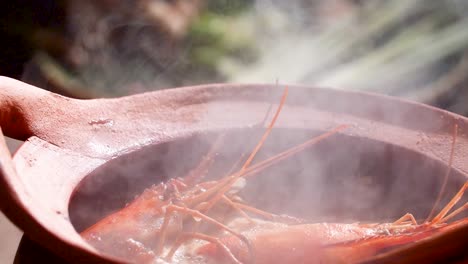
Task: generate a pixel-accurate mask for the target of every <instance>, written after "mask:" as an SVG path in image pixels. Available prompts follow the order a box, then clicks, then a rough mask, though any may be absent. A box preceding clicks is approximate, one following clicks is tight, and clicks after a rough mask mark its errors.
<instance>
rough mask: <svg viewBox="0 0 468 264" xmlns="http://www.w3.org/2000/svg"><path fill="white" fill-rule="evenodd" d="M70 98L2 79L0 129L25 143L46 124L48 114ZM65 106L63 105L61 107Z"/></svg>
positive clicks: (19, 82) (16, 81)
mask: <svg viewBox="0 0 468 264" xmlns="http://www.w3.org/2000/svg"><path fill="white" fill-rule="evenodd" d="M64 100H69V99H68V98H65V97H62V96H59V95H56V94H53V93H51V92H48V91H46V90H43V89H40V88H37V87H35V86H32V85H29V84H26V83H24V82H21V81H18V80H15V79H11V78H7V77H2V76H0V127H1V128H2V130H3V132H4V134H5V135H6V136H9V137H12V138H16V139H19V140H25V139H27V138H28V137H30V136H33V135H34V134H35V133H34V131H35V130H37V129H38V128H39V129H40V127H41V123H47V120H46V119H47V118H49V116H50V115H47V114H46V113H47V112H50V111H51V110H53V109H57V107H59V106H61V105H62V106H63V101H64ZM60 102H62V104H60Z"/></svg>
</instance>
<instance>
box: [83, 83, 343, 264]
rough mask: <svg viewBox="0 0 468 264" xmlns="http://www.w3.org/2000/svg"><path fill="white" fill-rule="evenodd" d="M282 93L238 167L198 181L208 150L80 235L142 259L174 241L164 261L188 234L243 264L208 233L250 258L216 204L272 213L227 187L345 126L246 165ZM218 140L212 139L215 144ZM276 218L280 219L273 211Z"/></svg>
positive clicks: (155, 255)
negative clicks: (189, 169)
mask: <svg viewBox="0 0 468 264" xmlns="http://www.w3.org/2000/svg"><path fill="white" fill-rule="evenodd" d="M287 93H288V89H287V88H286V89H285V90H284V93H283V96H282V99H281V103H280V104H279V107H278V109H277V111H276V113H275V115H274V117H273V119H272V121H271V123H270V124H269V126H268V128H267V130H266V132H265V133H264V135H263V137H262V139H261V140H260V141H259V143H258V144H257V145H256V146H255V148H254V150H253V151H252V153H251V154H250V156H249V157H248V159H247V161H246V162H245V163H244V165H243V166H242V168H241V169H240V170H239V171H238V172H236V173H233V174H231V175H229V176H226V177H223V178H221V179H220V180H218V181H211V182H202V183H199V182H200V181H201V179H202V178H203V174H204V173H205V172H206V170H207V167H208V165H209V164H210V163H211V162H212V157H210V155H207V157H206V158H204V159H203V162H202V164H200V166H199V168H198V169H196V170H195V172H194V173H192V174H190V176H187V177H184V178H179V179H174V180H170V181H169V182H167V183H160V184H158V185H156V186H153V187H151V188H149V189H147V190H145V191H144V193H143V194H142V195H141V196H140V197H138V198H137V199H135V200H134V201H133V202H132V203H130V204H129V205H128V206H126V207H125V208H123V209H122V210H120V211H118V212H116V213H114V214H111V215H109V216H107V217H105V218H104V219H102V220H101V221H99V222H98V223H96V224H94V225H93V226H91V227H89V228H88V229H86V230H85V231H83V232H82V233H81V236H82V237H83V239H84V240H85V241H87V242H88V243H90V244H91V245H92V246H94V247H95V248H96V249H98V250H99V251H101V252H103V253H107V254H109V255H113V256H115V257H118V258H121V259H123V260H125V261H129V260H130V261H132V262H137V263H146V262H150V261H154V259H156V258H159V257H163V255H162V254H163V251H164V248H167V246H168V245H170V243H173V244H174V246H173V247H172V248H171V250H170V251H169V253H168V254H167V256H166V257H165V258H166V259H167V260H170V259H171V258H172V256H173V255H174V252H175V250H176V249H177V248H178V247H179V246H180V244H181V243H183V242H185V241H187V240H189V239H197V240H205V241H207V242H209V243H210V244H213V245H216V247H217V249H218V252H219V253H221V254H223V256H224V257H225V258H227V259H228V260H229V261H231V262H234V263H242V261H240V260H239V259H238V257H237V256H236V255H234V254H232V252H231V250H230V249H229V248H228V247H227V246H225V245H224V244H223V243H222V242H221V241H220V240H219V239H218V238H217V237H215V236H213V235H212V234H213V233H216V231H218V230H221V231H224V232H227V233H229V234H231V235H232V236H233V237H236V238H238V239H239V241H242V243H243V244H244V245H245V246H246V250H247V255H248V257H246V258H247V259H248V261H251V260H252V259H253V256H254V254H255V252H253V249H252V248H251V247H250V241H249V240H248V239H247V237H246V236H245V235H243V234H240V233H239V232H238V231H236V230H234V229H232V228H231V227H228V226H227V225H225V224H223V223H221V222H220V221H219V220H216V219H215V218H216V217H217V215H216V213H215V212H216V208H217V207H223V208H228V209H230V210H231V211H233V212H238V213H240V214H241V215H242V216H244V217H245V218H247V219H249V218H250V217H249V216H248V215H247V214H246V213H245V212H244V211H247V210H249V211H250V212H253V213H256V214H260V215H263V216H268V217H270V218H275V217H276V216H275V215H273V214H270V213H267V212H262V211H260V210H258V209H255V208H252V207H249V206H247V205H244V204H241V203H239V202H236V201H234V200H237V199H238V197H236V196H235V195H233V194H230V193H228V191H229V190H231V188H232V186H233V185H234V184H235V183H236V181H237V180H238V179H239V178H241V177H247V176H249V175H253V174H256V173H258V172H259V171H261V170H263V169H265V168H267V167H269V166H271V165H273V164H275V163H277V162H279V161H281V160H284V159H286V158H288V157H290V156H292V155H294V154H296V153H298V152H300V151H302V150H304V149H305V148H307V147H310V146H312V145H314V144H315V143H317V142H319V141H321V140H323V139H325V138H328V137H330V136H332V135H334V134H336V133H338V132H339V131H342V130H344V129H346V128H347V126H346V125H341V126H338V127H337V128H335V129H333V130H331V131H329V132H327V133H325V134H323V135H320V136H318V137H315V138H312V139H310V140H308V141H306V142H304V143H303V144H301V145H298V146H296V147H293V148H291V149H289V150H286V151H284V152H282V153H280V154H278V155H275V156H274V157H271V158H269V159H266V160H264V161H262V162H259V163H257V164H254V165H251V163H252V161H253V159H254V157H255V155H256V154H257V152H258V151H259V150H260V148H261V147H262V145H263V143H264V142H265V140H266V139H267V137H268V134H269V133H270V132H271V130H272V128H273V126H274V124H275V121H276V119H277V118H278V115H279V113H280V111H281V108H282V107H283V105H284V103H285V100H286V96H287ZM217 145H218V144H215V146H217ZM214 152H215V151H214V150H213V149H212V150H211V151H210V153H214ZM197 219H200V220H203V222H205V223H209V224H210V226H211V230H212V232H208V233H209V234H205V233H201V232H199V231H198V227H199V226H198V225H199V224H198V223H199V220H197ZM277 219H282V218H281V217H279V216H278V218H277ZM286 220H291V219H289V218H288V219H286ZM213 227H214V228H213Z"/></svg>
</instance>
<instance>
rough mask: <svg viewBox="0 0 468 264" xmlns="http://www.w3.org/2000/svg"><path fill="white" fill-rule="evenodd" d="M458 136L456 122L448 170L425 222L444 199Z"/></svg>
mask: <svg viewBox="0 0 468 264" xmlns="http://www.w3.org/2000/svg"><path fill="white" fill-rule="evenodd" d="M457 137H458V124H457V123H455V125H453V138H452V147H451V149H450V157H449V160H448V164H447V171H446V172H445V176H444V182H443V183H442V186H441V188H440V191H439V194H438V195H437V199H436V201H435V203H434V205H433V206H432V210H431V212H430V213H429V215H428V216H427V218H426V220H425V221H424V222H429V220H430V219H431V218H432V216H433V215H434V212H435V210H436V208H437V206H438V205H439V203H440V200H442V195H443V194H444V191H445V188H446V187H447V182H448V178H449V177H450V172H451V171H452V165H453V157H454V154H455V145H456V142H457Z"/></svg>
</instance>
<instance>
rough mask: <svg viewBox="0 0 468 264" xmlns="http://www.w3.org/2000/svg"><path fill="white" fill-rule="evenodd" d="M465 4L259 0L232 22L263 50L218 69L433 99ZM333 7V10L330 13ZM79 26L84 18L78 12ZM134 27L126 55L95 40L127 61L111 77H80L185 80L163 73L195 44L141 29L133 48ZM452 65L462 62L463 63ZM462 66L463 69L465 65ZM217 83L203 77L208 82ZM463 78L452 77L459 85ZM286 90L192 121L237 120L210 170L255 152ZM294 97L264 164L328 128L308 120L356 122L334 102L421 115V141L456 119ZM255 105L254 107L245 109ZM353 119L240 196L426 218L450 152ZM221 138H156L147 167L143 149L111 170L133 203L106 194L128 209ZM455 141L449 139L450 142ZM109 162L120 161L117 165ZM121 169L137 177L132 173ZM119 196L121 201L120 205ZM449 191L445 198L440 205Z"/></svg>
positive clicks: (230, 78)
mask: <svg viewBox="0 0 468 264" xmlns="http://www.w3.org/2000/svg"><path fill="white" fill-rule="evenodd" d="M325 2H327V3H325ZM331 2H333V4H331ZM463 8H465V9H466V8H467V7H466V5H465V4H464V3H463V2H462V1H445V2H443V1H422V0H415V1H406V0H400V1H369V2H365V3H364V4H362V5H358V4H355V3H354V1H345V0H343V1H338V0H337V1H323V2H312V1H310V2H308V1H295V2H291V1H288V2H286V1H279V0H278V1H267V0H257V1H253V3H252V5H251V6H250V8H249V10H248V11H247V12H245V14H243V15H242V17H238V18H236V19H233V21H232V22H233V23H234V25H239V28H241V29H242V30H246V31H243V32H242V33H239V34H241V35H242V36H246V37H247V38H248V37H249V34H250V38H251V40H254V42H253V43H254V45H255V50H257V51H258V54H257V55H256V57H257V58H256V59H255V60H254V61H253V62H249V63H246V62H245V61H244V60H242V59H236V58H235V57H233V56H226V57H225V58H223V59H222V60H221V61H220V62H219V65H218V66H219V71H220V72H221V75H222V76H223V77H224V79H222V81H226V82H261V83H264V82H272V80H275V79H277V78H279V79H280V80H281V82H282V83H299V84H306V85H310V86H330V87H335V88H341V89H355V90H365V91H376V92H381V93H387V94H391V95H398V96H404V97H409V98H412V99H416V100H427V98H428V96H427V94H429V95H430V94H431V92H432V91H433V89H434V86H431V85H430V83H432V82H438V81H440V80H443V75H444V74H445V73H446V72H445V71H446V69H441V67H440V64H439V63H440V62H441V61H444V60H446V59H447V58H448V57H450V56H452V55H454V54H456V53H457V52H459V51H460V50H462V49H464V48H465V47H467V46H468V32H467V31H466V30H464V29H466V28H467V27H468V19H467V18H465V17H464V16H463V13H461V12H460V9H463ZM441 9H443V10H444V12H446V13H449V14H450V15H449V16H450V17H451V18H452V19H451V20H450V21H445V20H444V19H442V18H440V17H439V15H440V14H439V13H438V12H440V10H441ZM327 12H328V13H327ZM324 13H327V14H332V15H331V16H330V15H328V16H324V15H323V14H324ZM100 15H102V14H99V16H100ZM322 15H323V17H320V16H322ZM96 16H98V15H96ZM241 20H242V21H241ZM114 21H123V20H122V19H121V18H118V17H117V18H116V17H115V16H107V17H105V18H102V19H101V20H100V21H99V22H100V23H97V24H93V23H91V24H90V25H88V28H92V27H96V30H98V29H99V28H100V27H103V28H104V29H105V30H104V31H108V30H110V29H109V28H106V27H109V26H110V25H115V24H119V23H120V22H118V23H117V22H114ZM245 21H248V22H249V23H245ZM75 23H78V25H79V23H80V21H75ZM78 25H77V26H78ZM135 25H136V29H138V30H137V31H139V30H140V29H141V28H142V27H144V26H143V25H144V24H143V23H140V24H139V23H136V24H132V25H123V26H135ZM242 25H243V27H242ZM246 28H247V29H246ZM130 32H131V31H130ZM127 33H128V31H127ZM231 33H233V32H231ZM135 34H136V33H135ZM137 35H138V34H137ZM133 36H134V35H132V34H130V35H126V36H124V39H125V40H126V41H124V43H125V45H124V46H123V47H120V48H121V49H122V50H123V51H125V52H124V53H123V55H122V54H121V55H122V56H121V57H117V58H114V55H115V53H113V51H105V50H104V51H103V50H99V49H96V50H97V51H98V53H99V56H97V57H98V58H99V59H100V60H101V59H102V60H104V61H105V60H107V59H110V60H116V61H117V63H116V62H115V61H114V62H113V63H112V65H114V66H115V68H113V67H110V68H108V69H106V71H105V74H104V75H101V74H97V72H101V71H97V72H96V71H94V70H95V69H93V68H90V69H87V70H84V71H82V72H81V74H82V77H83V78H85V79H87V80H88V81H89V82H90V83H92V82H93V81H95V82H100V81H102V82H103V83H96V85H97V86H102V87H118V86H124V83H127V81H128V80H130V79H132V80H141V83H143V86H145V85H148V87H152V88H161V87H168V86H171V85H173V84H181V82H173V80H171V77H167V76H165V74H166V73H168V72H171V71H172V70H173V69H174V68H176V66H177V65H178V64H179V63H182V64H183V63H187V60H188V59H189V58H188V53H184V52H185V51H186V50H184V49H183V48H182V49H179V48H177V47H173V46H171V44H170V42H168V43H165V45H167V47H166V48H168V49H169V50H170V51H171V52H169V54H158V52H157V48H155V49H154V50H153V49H151V48H148V47H151V46H152V44H154V43H156V42H157V40H154V39H150V36H147V35H145V34H142V35H139V37H141V40H142V43H139V44H138V45H137V46H138V48H135V46H132V44H134V43H133V42H132V37H133ZM94 41H96V42H93V43H88V44H89V45H94V44H96V43H100V42H101V41H104V46H106V44H108V43H105V41H108V39H106V38H103V39H95V40H94ZM88 44H87V45H88ZM109 45H111V44H110V43H109ZM78 46H80V45H78ZM98 46H99V45H98ZM133 48H135V49H137V50H139V49H140V48H141V49H143V54H147V55H148V61H145V60H140V59H139V58H140V57H138V56H137V57H135V59H134V60H133V59H130V58H131V57H132V54H133V53H132V51H133V50H132V49H133ZM139 51H141V50H139ZM100 52H102V53H100ZM106 52H110V53H106ZM114 52H115V50H114ZM126 52H128V53H126ZM103 54H104V55H103ZM101 55H102V56H101ZM90 59H93V58H92V57H91V58H90ZM127 59H129V60H127ZM155 63H156V64H155ZM188 64H190V63H188ZM454 64H455V65H458V61H456V62H455V63H454ZM98 66H99V65H98ZM192 66H193V65H192ZM455 69H457V71H459V72H464V71H463V69H464V68H455ZM100 70H102V69H100ZM107 70H108V71H107ZM166 77H167V78H166ZM192 77H193V76H192ZM203 77H205V76H203ZM180 78H184V76H180ZM453 80H459V79H457V78H450V81H453ZM212 81H213V80H212V79H209V78H205V79H203V78H202V81H201V82H205V83H208V82H212ZM216 81H218V80H216ZM199 82H200V79H197V78H193V79H189V80H188V81H187V82H186V83H184V84H196V83H199ZM457 83H458V82H455V83H452V82H450V85H457ZM153 84H154V85H153ZM446 86H447V83H446V82H445V81H441V82H440V86H437V87H442V88H441V90H444V88H445V87H446ZM148 87H145V88H142V89H147V88H148ZM281 89H282V85H278V86H274V85H272V86H271V88H270V89H269V90H266V91H267V92H266V98H265V101H264V102H248V103H245V102H243V101H242V102H239V101H236V100H231V101H229V102H223V101H221V102H218V101H217V102H213V103H212V104H210V105H209V106H208V107H207V108H206V109H205V110H206V112H205V114H204V115H203V116H202V117H201V119H200V121H199V123H197V124H193V125H194V126H201V127H203V125H204V124H207V123H208V124H213V123H215V124H216V125H218V126H219V127H227V128H230V129H232V131H230V133H229V137H228V138H229V139H228V140H227V142H226V143H225V144H224V147H223V149H222V150H220V151H219V153H218V155H217V157H216V162H215V164H214V165H213V168H211V169H210V172H209V175H208V176H207V179H215V178H219V177H221V176H224V175H225V173H226V172H227V171H228V170H229V168H230V167H231V166H232V164H234V163H235V162H236V160H238V159H239V157H241V156H242V154H245V153H247V155H248V154H249V153H248V152H249V151H250V150H251V149H252V147H253V146H254V145H255V144H256V143H257V141H258V140H259V139H260V136H261V134H262V133H263V131H264V128H263V127H262V126H261V124H262V123H263V122H262V121H263V120H264V117H265V115H267V114H268V109H269V105H270V104H271V103H273V104H274V107H273V108H275V106H276V105H277V103H278V102H279V96H278V95H279V94H280V93H281ZM297 101H301V103H300V105H299V106H297V105H295V102H297ZM288 102H289V103H288V105H287V106H286V107H285V109H284V111H283V113H281V114H280V117H279V124H278V126H277V128H275V129H274V130H273V132H272V135H271V136H270V137H269V138H268V140H267V141H266V143H265V146H264V147H263V148H262V149H261V151H260V152H259V154H258V156H257V157H256V159H255V160H254V163H256V162H258V161H261V160H263V159H266V158H268V157H271V156H273V155H275V154H277V153H279V152H281V151H284V150H285V149H287V148H290V147H293V146H295V145H298V144H300V143H302V142H304V141H306V140H307V139H310V138H312V137H313V136H316V135H319V134H320V133H323V132H325V131H317V130H314V129H308V128H309V127H314V126H313V125H312V124H314V123H320V124H327V125H328V126H329V127H330V129H331V128H332V127H333V125H337V123H338V124H340V122H341V121H343V120H344V121H343V122H345V121H346V120H347V119H346V118H339V117H337V118H336V120H335V119H333V118H327V117H329V116H325V115H324V116H320V111H321V109H322V108H323V107H324V106H330V105H333V106H334V108H335V109H359V110H356V112H359V111H362V112H364V111H366V110H367V111H373V112H376V113H379V114H380V115H381V119H382V120H386V121H388V120H390V121H391V122H392V124H395V123H396V124H400V123H405V122H406V123H408V121H405V120H408V119H411V120H415V123H416V122H418V124H414V127H417V128H418V127H423V128H426V129H427V130H428V131H430V132H432V133H433V134H430V135H429V136H427V135H425V134H424V133H422V132H421V136H420V139H421V140H424V138H426V137H431V136H438V134H437V133H438V132H439V131H441V126H442V125H447V123H448V122H446V121H438V120H434V119H432V117H433V116H430V115H427V116H422V117H414V116H412V115H411V114H412V113H410V112H405V109H398V108H395V107H393V108H392V107H389V106H382V108H379V106H376V105H375V104H372V102H366V101H362V102H361V101H359V102H356V101H349V102H348V101H346V100H343V99H342V98H341V99H340V100H336V98H333V97H321V98H314V97H313V96H311V95H310V94H309V95H306V94H305V93H300V92H296V90H294V89H293V90H292V91H291V93H290V97H289V98H288ZM246 105H247V106H249V107H251V108H246ZM312 110H313V111H312ZM406 110H407V109H406ZM340 114H342V115H343V116H345V117H350V116H351V115H352V114H349V113H347V112H345V113H340ZM270 118H271V117H270ZM358 121H359V120H358ZM155 122H156V121H155ZM389 123H390V122H389ZM259 124H260V126H259ZM392 124H390V125H388V124H385V122H382V123H379V120H376V123H375V125H374V127H373V128H371V129H376V130H379V129H381V130H385V129H386V128H389V127H390V126H391V125H392ZM350 125H351V126H352V128H351V132H349V133H344V134H340V135H336V136H332V137H331V138H329V139H327V140H324V141H323V142H320V143H319V144H317V145H316V146H313V147H311V148H310V149H308V150H306V151H304V152H303V153H301V154H299V155H297V156H295V157H293V158H291V159H289V160H287V161H284V162H281V163H279V164H277V165H275V166H272V167H271V168H270V169H268V170H265V171H264V172H262V173H261V174H260V175H258V176H256V177H252V178H249V179H246V181H245V186H244V183H243V182H242V184H239V186H236V188H241V187H242V188H241V190H240V195H241V196H242V197H243V198H244V199H245V201H246V202H248V203H251V204H252V205H253V206H257V207H259V208H261V209H263V210H267V211H271V212H273V213H278V214H290V215H293V216H297V217H303V218H305V219H307V220H308V221H334V222H349V221H392V220H395V219H396V218H397V217H399V216H402V215H403V214H405V213H406V212H408V211H409V212H412V213H414V214H415V216H416V217H417V218H424V217H425V216H427V213H428V212H429V210H430V209H431V206H432V203H431V201H433V200H434V199H435V198H436V197H435V196H434V194H436V193H437V192H438V190H439V187H440V186H441V183H442V182H441V180H442V175H444V172H445V170H446V167H445V166H446V164H445V163H443V162H442V161H444V160H446V159H448V156H447V157H441V158H440V160H430V159H428V158H427V157H426V156H423V155H422V154H420V153H415V152H412V151H410V150H408V149H405V148H402V147H400V146H398V145H397V144H395V145H393V144H390V143H382V142H379V141H378V140H375V141H374V140H372V139H367V138H365V137H362V135H363V134H364V133H365V132H366V131H364V132H362V130H366V129H367V130H369V129H370V128H369V127H365V128H362V127H360V126H359V124H357V125H356V124H350ZM395 126H397V125H395ZM246 127H247V128H246ZM415 130H416V131H410V129H408V131H407V133H419V132H418V129H415ZM420 130H423V129H422V128H420ZM434 131H435V132H434ZM210 132H213V131H210ZM216 132H219V131H216ZM360 133H361V134H360ZM390 136H391V135H390ZM214 138H215V136H214V134H212V133H211V134H210V133H206V134H203V133H202V134H200V135H197V136H195V137H194V138H192V139H187V140H185V139H184V141H180V142H170V143H168V144H165V145H164V146H155V147H154V148H152V149H151V151H148V150H145V151H144V154H141V153H140V154H139V157H141V160H143V159H144V158H145V157H151V158H148V161H141V160H140V161H139V163H138V166H135V165H134V164H133V163H132V162H133V161H135V160H136V158H131V157H121V158H120V159H121V161H119V162H118V163H121V164H126V167H128V168H129V167H130V165H128V166H127V163H132V164H133V165H132V166H131V169H125V170H122V168H121V166H115V167H114V169H113V170H112V169H111V170H110V172H112V173H115V175H117V176H115V177H116V178H118V180H119V181H120V183H119V184H120V185H122V186H123V187H122V189H121V190H119V191H120V192H117V193H125V194H124V195H123V196H125V199H127V200H126V201H121V200H122V197H120V198H119V197H111V198H108V199H110V200H111V201H110V202H109V201H108V202H109V203H111V204H113V205H114V206H115V208H118V207H119V206H122V205H123V204H125V202H129V201H131V199H130V197H132V198H133V197H134V196H135V195H137V194H138V192H141V191H142V190H143V189H144V188H146V187H148V181H147V180H146V181H145V180H143V178H145V179H147V178H148V177H147V176H148V175H151V173H155V172H157V173H158V175H156V176H154V178H152V179H153V180H154V179H158V180H167V178H168V177H177V176H181V175H183V174H184V172H186V171H188V170H189V169H190V168H191V167H192V168H193V167H194V166H195V165H196V162H197V161H198V160H200V158H201V156H202V155H203V154H204V151H206V150H207V149H209V146H210V145H211V144H212V143H213V141H214ZM395 140H399V139H398V138H397V139H395ZM415 144H416V143H415ZM449 147H450V142H447V148H449ZM445 152H446V153H448V151H445ZM122 160H123V162H122ZM111 162H117V161H115V160H114V161H111ZM155 164H157V165H155ZM181 164H183V165H181ZM107 167H110V168H112V167H113V166H112V164H111V163H110V165H107ZM116 168H117V171H116ZM122 171H125V173H127V174H125V175H123V173H122ZM174 171H177V172H176V173H175V172H174ZM106 173H109V171H107V172H106V171H103V172H102V174H101V173H97V175H94V176H95V177H100V176H102V175H103V174H106ZM454 175H455V176H454V177H458V178H455V180H453V181H452V180H449V181H450V182H451V184H452V187H453V188H455V187H454V186H456V185H457V184H458V183H459V181H460V179H461V178H462V176H460V175H456V173H455V174H454ZM150 178H151V177H150ZM114 180H115V179H112V177H110V180H106V181H104V180H103V181H102V187H103V188H112V187H109V186H112V184H111V183H110V182H111V181H114ZM136 181H137V183H135V182H136ZM154 181H157V180H154ZM154 181H153V182H151V183H154ZM239 183H241V182H239ZM84 186H86V185H84ZM89 186H92V188H91V187H89V190H88V192H89V193H91V195H90V197H91V198H88V199H84V200H89V201H93V200H95V199H96V198H95V196H93V195H99V193H102V192H101V191H99V190H100V189H99V187H101V186H97V185H96V182H94V183H92V184H90V185H89ZM135 186H136V187H135ZM453 188H452V189H450V190H453ZM236 191H237V189H236ZM84 193H85V194H86V190H84ZM448 193H450V192H448ZM117 196H119V195H117ZM116 199H117V200H118V199H120V200H119V201H118V202H116V201H115V200H116ZM447 199H448V198H447V197H445V198H444V199H443V202H442V204H444V201H446V200H447ZM100 206H101V205H100ZM103 206H104V205H103ZM115 208H113V209H115ZM74 210H77V211H76V212H77V213H76V214H77V215H79V216H80V217H86V216H88V217H89V215H94V214H96V212H97V213H98V214H99V213H102V211H103V208H91V209H90V208H81V209H79V208H78V209H74ZM93 217H94V216H93ZM96 218H98V217H94V219H96ZM83 227H84V226H83Z"/></svg>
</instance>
